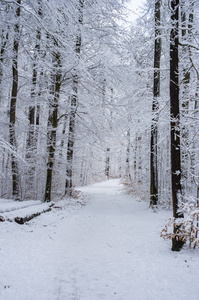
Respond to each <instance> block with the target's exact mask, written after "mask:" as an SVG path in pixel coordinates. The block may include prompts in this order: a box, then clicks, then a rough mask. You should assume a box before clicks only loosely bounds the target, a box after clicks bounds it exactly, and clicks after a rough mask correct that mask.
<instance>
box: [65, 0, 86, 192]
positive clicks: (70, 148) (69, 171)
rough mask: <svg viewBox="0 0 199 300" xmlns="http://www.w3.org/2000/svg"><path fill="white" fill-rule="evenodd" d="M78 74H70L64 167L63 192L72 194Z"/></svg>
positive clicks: (78, 47)
mask: <svg viewBox="0 0 199 300" xmlns="http://www.w3.org/2000/svg"><path fill="white" fill-rule="evenodd" d="M83 6H84V0H79V4H78V11H79V18H78V33H77V36H76V46H75V53H76V59H77V60H79V57H80V52H81V45H82V36H81V26H82V24H83ZM78 84H79V80H78V74H77V70H76V69H74V72H73V76H72V85H73V86H72V89H73V94H72V95H71V107H70V110H71V111H70V118H69V133H68V145H67V168H66V182H65V194H66V195H68V196H72V186H73V154H74V143H75V116H76V110H77V100H78V99H77V97H78Z"/></svg>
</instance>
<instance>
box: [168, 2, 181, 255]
mask: <svg viewBox="0 0 199 300" xmlns="http://www.w3.org/2000/svg"><path fill="white" fill-rule="evenodd" d="M171 22H172V29H171V33H170V118H171V124H170V126H171V128H170V130H171V189H172V203H173V217H174V218H180V217H183V215H182V214H180V213H179V212H178V209H179V200H180V196H181V158H180V114H179V66H178V63H179V61H178V60H179V56H178V43H179V24H178V23H179V0H172V1H171ZM179 230H180V228H179V226H176V225H175V226H174V235H175V234H176V232H177V231H179ZM183 244H184V242H183V241H182V240H179V239H178V238H177V237H176V236H174V237H173V238H172V250H173V251H179V250H180V249H181V248H182V246H183Z"/></svg>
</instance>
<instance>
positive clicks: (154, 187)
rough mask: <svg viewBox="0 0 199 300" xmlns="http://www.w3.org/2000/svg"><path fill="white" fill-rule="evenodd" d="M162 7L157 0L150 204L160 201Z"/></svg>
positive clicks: (154, 204) (153, 204) (159, 0)
mask: <svg viewBox="0 0 199 300" xmlns="http://www.w3.org/2000/svg"><path fill="white" fill-rule="evenodd" d="M160 7H161V0H155V49H154V79H153V103H152V113H153V119H152V125H151V158H150V174H151V176H150V195H151V196H150V206H156V205H157V203H158V166H157V150H158V148H157V136H158V127H157V126H158V109H159V101H158V98H159V96H160V59H161V37H160V34H161V32H160Z"/></svg>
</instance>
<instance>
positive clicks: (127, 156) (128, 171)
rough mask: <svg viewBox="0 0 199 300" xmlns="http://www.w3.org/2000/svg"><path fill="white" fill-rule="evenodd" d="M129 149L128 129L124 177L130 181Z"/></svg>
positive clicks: (129, 137) (128, 133)
mask: <svg viewBox="0 0 199 300" xmlns="http://www.w3.org/2000/svg"><path fill="white" fill-rule="evenodd" d="M130 148H131V133H130V129H128V131H127V148H126V177H127V178H128V180H130V181H131V170H130Z"/></svg>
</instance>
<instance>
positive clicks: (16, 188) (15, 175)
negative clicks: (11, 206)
mask: <svg viewBox="0 0 199 300" xmlns="http://www.w3.org/2000/svg"><path fill="white" fill-rule="evenodd" d="M17 4H18V6H17V9H16V19H17V20H16V24H15V28H14V30H15V36H14V45H13V60H12V76H13V81H12V94H11V103H10V125H9V131H10V144H11V145H12V147H13V149H14V151H17V142H16V136H15V121H16V104H17V94H18V81H19V76H18V50H19V39H20V36H19V35H20V32H19V21H18V19H19V17H20V5H21V0H18V1H17ZM11 168H12V195H13V198H15V199H16V200H19V199H20V177H19V166H18V161H17V157H16V155H15V154H13V153H12V154H11Z"/></svg>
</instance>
